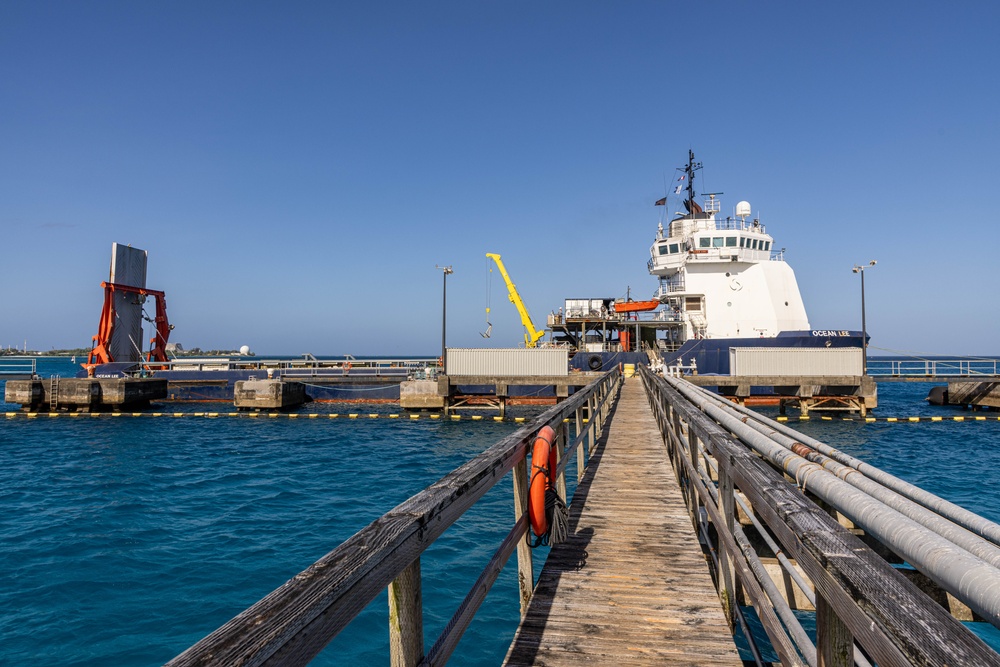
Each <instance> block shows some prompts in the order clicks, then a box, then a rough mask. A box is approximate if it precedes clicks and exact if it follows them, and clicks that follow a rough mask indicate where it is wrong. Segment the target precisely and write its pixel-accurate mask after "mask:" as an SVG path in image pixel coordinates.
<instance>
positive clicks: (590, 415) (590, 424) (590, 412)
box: [587, 395, 597, 456]
mask: <svg viewBox="0 0 1000 667" xmlns="http://www.w3.org/2000/svg"><path fill="white" fill-rule="evenodd" d="M596 403H597V402H596V401H595V400H594V397H593V395H591V396H588V397H587V437H588V439H589V440H590V442H588V443H587V455H588V456H592V455H593V454H594V449H595V448H596V447H597V429H596V428H594V427H595V426H596V424H597V420H596V419H595V415H594V412H595V410H594V406H595V405H596Z"/></svg>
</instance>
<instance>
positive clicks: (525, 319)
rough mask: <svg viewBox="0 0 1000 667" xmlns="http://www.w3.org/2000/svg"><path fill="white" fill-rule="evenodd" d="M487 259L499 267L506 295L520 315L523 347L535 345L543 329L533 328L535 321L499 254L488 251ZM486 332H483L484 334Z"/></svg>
mask: <svg viewBox="0 0 1000 667" xmlns="http://www.w3.org/2000/svg"><path fill="white" fill-rule="evenodd" d="M486 257H487V258H488V259H492V260H493V261H494V262H496V265H497V268H498V269H500V275H501V276H503V281H504V282H505V283H507V295H508V296H509V297H510V302H511V303H512V304H514V306H515V307H516V308H517V312H518V313H519V314H520V315H521V324H523V325H524V346H525V347H535V344H536V343H537V342H538V339H539V338H541V337H542V336H544V335H545V330H544V329H543V330H542V331H538V330H537V329H535V323H534V322H532V321H531V315H529V314H528V309H527V308H526V307H525V305H524V301H522V300H521V295H520V294H518V293H517V288H516V287H515V286H514V283H513V281H511V279H510V276H509V275H507V269H506V268H504V265H503V261H502V260H501V259H500V255H497V254H495V253H491V252H488V253H486ZM489 314H490V307H489V304H487V305H486V317H487V320H488V319H489ZM485 335H486V334H484V336H485Z"/></svg>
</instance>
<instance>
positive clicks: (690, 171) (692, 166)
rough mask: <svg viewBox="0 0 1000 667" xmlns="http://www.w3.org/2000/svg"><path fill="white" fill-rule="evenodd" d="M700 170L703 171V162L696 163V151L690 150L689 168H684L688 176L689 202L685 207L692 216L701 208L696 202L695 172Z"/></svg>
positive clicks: (685, 203)
mask: <svg viewBox="0 0 1000 667" xmlns="http://www.w3.org/2000/svg"><path fill="white" fill-rule="evenodd" d="M698 169H701V162H695V161H694V151H693V150H691V149H690V148H689V149H688V163H687V167H685V168H684V173H685V175H687V201H686V202H684V205H685V208H687V210H688V213H689V214H691V215H694V214H695V213H696V212H697V211H698V209H699V208H701V207H699V206H698V205H697V204H696V203H695V201H694V172H695V171H697V170H698Z"/></svg>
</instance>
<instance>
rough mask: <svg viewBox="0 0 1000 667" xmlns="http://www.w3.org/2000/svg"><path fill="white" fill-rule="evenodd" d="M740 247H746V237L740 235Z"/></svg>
mask: <svg viewBox="0 0 1000 667" xmlns="http://www.w3.org/2000/svg"><path fill="white" fill-rule="evenodd" d="M740 247H741V248H745V247H746V239H745V238H743V237H742V236H741V237H740Z"/></svg>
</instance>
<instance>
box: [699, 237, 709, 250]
mask: <svg viewBox="0 0 1000 667" xmlns="http://www.w3.org/2000/svg"><path fill="white" fill-rule="evenodd" d="M698 247H699V248H711V247H712V239H710V238H708V237H707V236H703V237H701V238H700V239H698Z"/></svg>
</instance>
